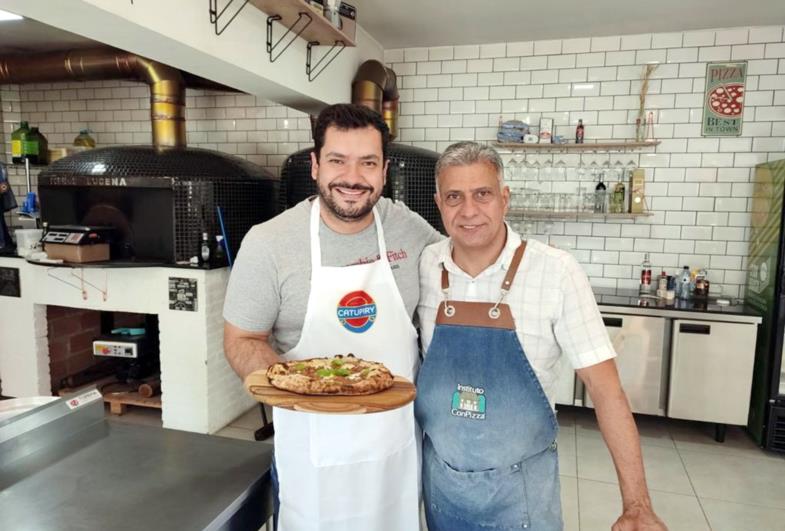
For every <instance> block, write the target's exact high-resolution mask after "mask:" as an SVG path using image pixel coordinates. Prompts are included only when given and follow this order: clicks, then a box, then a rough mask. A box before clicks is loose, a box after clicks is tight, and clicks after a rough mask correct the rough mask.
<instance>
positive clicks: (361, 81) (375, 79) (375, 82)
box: [352, 59, 399, 138]
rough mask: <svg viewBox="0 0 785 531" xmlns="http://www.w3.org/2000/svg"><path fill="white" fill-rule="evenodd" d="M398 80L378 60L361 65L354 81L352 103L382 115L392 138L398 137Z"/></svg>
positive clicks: (391, 71)
mask: <svg viewBox="0 0 785 531" xmlns="http://www.w3.org/2000/svg"><path fill="white" fill-rule="evenodd" d="M398 98H399V96H398V80H397V77H396V75H395V72H394V71H393V70H392V69H391V68H388V67H386V66H384V65H383V64H382V63H380V62H379V61H376V60H373V59H371V60H368V61H365V62H364V63H363V64H361V65H360V68H359V69H358V70H357V73H356V74H355V76H354V81H352V103H355V104H357V105H364V106H365V107H369V108H371V109H373V110H375V111H376V112H378V113H379V114H381V115H382V118H384V121H385V122H386V123H387V127H389V128H390V136H392V138H395V137H396V136H398Z"/></svg>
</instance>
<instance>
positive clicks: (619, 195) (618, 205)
mask: <svg viewBox="0 0 785 531" xmlns="http://www.w3.org/2000/svg"><path fill="white" fill-rule="evenodd" d="M624 197H625V188H624V183H623V182H622V180H621V177H619V181H618V182H617V183H616V185H615V186H614V187H613V195H611V209H610V210H611V212H613V213H614V214H621V213H623V212H624Z"/></svg>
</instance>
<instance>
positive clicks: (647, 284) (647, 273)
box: [638, 253, 651, 293]
mask: <svg viewBox="0 0 785 531" xmlns="http://www.w3.org/2000/svg"><path fill="white" fill-rule="evenodd" d="M638 291H639V292H640V293H649V292H650V291H651V262H649V253H646V254H645V255H644V256H643V263H642V264H641V283H640V288H639V290H638Z"/></svg>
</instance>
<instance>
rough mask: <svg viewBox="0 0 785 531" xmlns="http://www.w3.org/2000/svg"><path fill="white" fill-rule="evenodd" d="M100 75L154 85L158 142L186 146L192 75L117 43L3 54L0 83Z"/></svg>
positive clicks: (194, 81) (196, 81) (153, 114)
mask: <svg viewBox="0 0 785 531" xmlns="http://www.w3.org/2000/svg"><path fill="white" fill-rule="evenodd" d="M97 79H136V80H139V81H142V82H144V83H146V84H148V85H149V86H150V118H151V120H152V129H153V145H154V146H155V147H158V148H169V147H177V148H183V147H185V146H186V135H185V86H186V80H185V78H184V76H183V74H182V73H181V72H180V71H179V70H177V69H176V68H172V67H170V66H167V65H164V64H162V63H159V62H157V61H153V60H151V59H147V58H144V57H140V56H138V55H135V54H132V53H128V52H124V51H122V50H117V49H113V48H99V49H88V50H70V51H65V52H49V53H42V54H28V55H9V56H4V57H0V85H2V84H11V83H13V84H24V83H44V82H54V81H64V80H74V81H87V80H97ZM188 80H189V84H191V85H194V86H199V87H202V88H213V89H227V87H224V86H222V85H218V84H214V83H212V82H210V81H208V80H205V79H202V78H198V77H196V76H188ZM229 90H231V89H229Z"/></svg>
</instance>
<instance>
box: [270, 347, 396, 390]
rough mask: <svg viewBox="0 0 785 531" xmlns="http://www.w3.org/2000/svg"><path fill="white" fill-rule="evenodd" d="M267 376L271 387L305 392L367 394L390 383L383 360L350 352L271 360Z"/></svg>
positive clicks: (391, 379) (388, 386) (385, 387)
mask: <svg viewBox="0 0 785 531" xmlns="http://www.w3.org/2000/svg"><path fill="white" fill-rule="evenodd" d="M267 378H268V380H269V381H270V384H271V385H272V386H273V387H276V388H278V389H282V390H284V391H291V392H294V393H300V394H304V395H342V396H354V395H370V394H374V393H379V392H381V391H384V390H385V389H389V388H390V387H392V385H393V375H392V373H391V372H390V371H389V369H387V367H385V366H384V365H383V364H382V363H378V362H374V361H367V360H362V359H360V358H356V357H355V356H354V355H353V354H349V355H347V356H342V355H340V354H339V355H337V356H333V357H330V358H310V359H305V360H292V361H285V362H278V363H274V364H273V365H271V366H270V367H269V368H268V369H267Z"/></svg>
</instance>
